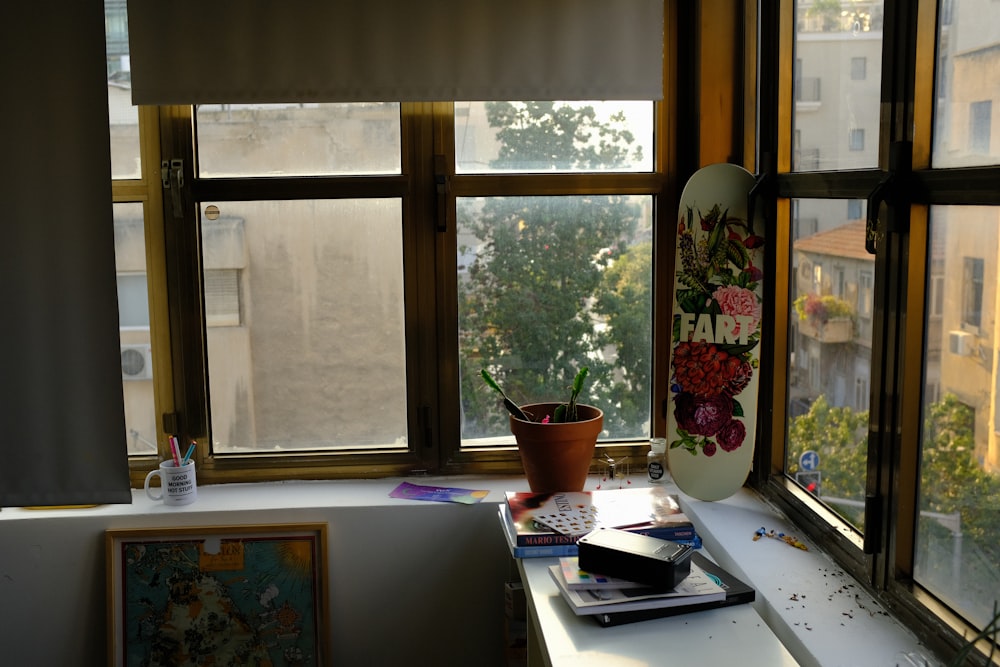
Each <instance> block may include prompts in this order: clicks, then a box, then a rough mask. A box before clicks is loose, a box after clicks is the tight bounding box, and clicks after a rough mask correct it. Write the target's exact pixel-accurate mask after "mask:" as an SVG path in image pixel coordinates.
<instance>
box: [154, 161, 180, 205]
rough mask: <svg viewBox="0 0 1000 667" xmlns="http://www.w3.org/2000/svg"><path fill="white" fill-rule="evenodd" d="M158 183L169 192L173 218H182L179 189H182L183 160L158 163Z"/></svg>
mask: <svg viewBox="0 0 1000 667" xmlns="http://www.w3.org/2000/svg"><path fill="white" fill-rule="evenodd" d="M160 182H161V183H163V189H164V190H170V204H171V207H172V208H173V210H174V217H175V218H183V217H184V207H183V203H182V200H181V188H183V187H184V160H181V159H178V158H174V159H173V160H163V161H162V162H160Z"/></svg>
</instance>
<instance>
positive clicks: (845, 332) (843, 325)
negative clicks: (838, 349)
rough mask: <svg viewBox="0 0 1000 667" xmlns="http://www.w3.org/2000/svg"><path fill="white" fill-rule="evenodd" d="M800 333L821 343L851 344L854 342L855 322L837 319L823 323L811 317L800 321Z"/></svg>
mask: <svg viewBox="0 0 1000 667" xmlns="http://www.w3.org/2000/svg"><path fill="white" fill-rule="evenodd" d="M799 331H800V332H801V333H802V335H803V336H808V337H809V338H812V339H814V340H817V341H819V342H820V343H849V342H851V341H852V340H854V320H853V319H851V318H850V317H835V318H833V319H829V320H827V321H826V322H822V321H820V320H818V319H815V318H811V317H810V318H806V319H804V320H799Z"/></svg>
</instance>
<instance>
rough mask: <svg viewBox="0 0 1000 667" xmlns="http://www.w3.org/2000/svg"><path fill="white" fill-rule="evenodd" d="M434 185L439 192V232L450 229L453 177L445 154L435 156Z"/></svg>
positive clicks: (437, 199)
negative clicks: (450, 174)
mask: <svg viewBox="0 0 1000 667" xmlns="http://www.w3.org/2000/svg"><path fill="white" fill-rule="evenodd" d="M434 185H435V189H436V192H437V197H436V202H435V203H436V204H437V230H438V231H439V232H446V231H448V219H449V218H450V217H451V216H450V215H449V213H450V211H449V206H450V202H449V201H448V197H449V195H451V177H450V176H449V175H448V173H447V166H446V161H445V157H444V155H435V156H434Z"/></svg>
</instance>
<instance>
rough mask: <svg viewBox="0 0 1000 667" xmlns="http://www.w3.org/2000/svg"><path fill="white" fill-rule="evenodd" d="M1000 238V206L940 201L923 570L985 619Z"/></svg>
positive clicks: (996, 548) (999, 417)
mask: <svg viewBox="0 0 1000 667" xmlns="http://www.w3.org/2000/svg"><path fill="white" fill-rule="evenodd" d="M998 242H1000V209H996V208H987V207H971V206H939V207H932V209H931V240H930V248H931V257H930V261H929V262H928V271H929V272H930V280H931V281H932V282H931V284H934V283H935V282H937V281H939V284H940V288H939V289H940V292H941V293H942V294H943V298H942V299H941V303H942V307H941V309H940V310H939V311H938V312H935V309H934V307H933V306H932V307H931V308H928V319H927V323H926V332H927V335H926V343H925V345H926V348H925V350H924V375H925V387H926V391H925V393H924V398H923V412H924V428H923V433H922V438H923V441H922V446H921V451H922V455H921V477H920V503H919V507H920V518H919V523H918V529H917V551H916V578H917V580H918V581H919V582H920V584H921V585H923V586H925V587H927V588H928V589H930V590H931V591H933V592H934V593H935V594H936V595H938V596H939V597H941V598H942V599H943V600H945V601H946V602H947V603H948V604H949V605H951V606H952V607H954V608H955V609H957V610H958V611H959V612H960V613H962V614H963V615H965V616H966V617H967V618H968V619H969V620H971V621H972V622H974V623H975V624H977V625H979V626H980V627H982V626H985V625H986V622H987V621H988V620H989V618H991V617H992V609H993V604H994V601H995V600H996V595H997V591H1000V367H998V361H1000V354H998V353H997V352H998V350H1000V345H998V342H1000V337H998V327H1000V319H998V317H997V297H998V294H1000V291H998V290H997V287H998V280H1000V276H998V272H997V266H998V258H1000V251H998ZM970 275H973V276H975V279H974V282H973V283H970V281H969V276H970ZM935 296H936V295H935V294H934V293H933V292H932V293H931V294H929V298H931V299H932V302H931V303H932V304H933V299H934V298H935ZM970 309H971V310H974V311H975V313H976V320H977V321H976V323H972V322H971V321H970V319H969V316H968V312H969V310H970Z"/></svg>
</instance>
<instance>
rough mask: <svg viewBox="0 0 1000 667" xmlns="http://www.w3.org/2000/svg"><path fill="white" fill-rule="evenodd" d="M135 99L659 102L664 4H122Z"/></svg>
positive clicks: (648, 0)
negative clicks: (125, 17) (613, 100)
mask: <svg viewBox="0 0 1000 667" xmlns="http://www.w3.org/2000/svg"><path fill="white" fill-rule="evenodd" d="M128 19H129V45H130V46H129V48H130V50H131V67H132V100H133V102H134V103H136V104H203V103H233V104H238V103H261V102H386V101H390V102H394V101H400V102H407V101H430V100H456V101H457V100H610V99H636V100H651V99H661V98H662V90H663V84H662V78H663V77H662V70H663V0H615V1H611V0H172V1H171V2H158V1H156V0H129V2H128Z"/></svg>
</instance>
